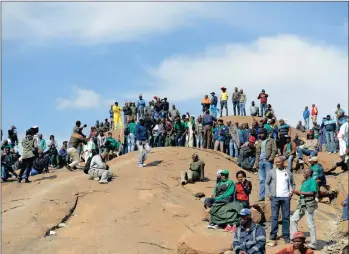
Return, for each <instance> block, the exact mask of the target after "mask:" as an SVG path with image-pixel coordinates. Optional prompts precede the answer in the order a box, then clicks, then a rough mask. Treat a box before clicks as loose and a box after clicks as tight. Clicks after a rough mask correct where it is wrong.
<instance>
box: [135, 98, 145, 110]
mask: <svg viewBox="0 0 349 254" xmlns="http://www.w3.org/2000/svg"><path fill="white" fill-rule="evenodd" d="M136 107H137V109H139V108H145V100H144V99H141V100H138V101H137V106H136Z"/></svg>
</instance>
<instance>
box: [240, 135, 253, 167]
mask: <svg viewBox="0 0 349 254" xmlns="http://www.w3.org/2000/svg"><path fill="white" fill-rule="evenodd" d="M255 143H256V138H255V137H254V136H250V137H249V138H248V142H246V143H245V144H243V145H242V146H241V148H240V152H239V158H238V161H237V163H238V166H239V167H241V168H243V169H245V170H251V169H252V168H253V165H254V163H255V160H256V148H255Z"/></svg>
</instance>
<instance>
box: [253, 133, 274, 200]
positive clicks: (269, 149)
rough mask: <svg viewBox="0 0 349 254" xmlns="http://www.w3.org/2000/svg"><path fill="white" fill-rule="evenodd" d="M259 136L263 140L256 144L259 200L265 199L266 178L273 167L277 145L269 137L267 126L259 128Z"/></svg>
mask: <svg viewBox="0 0 349 254" xmlns="http://www.w3.org/2000/svg"><path fill="white" fill-rule="evenodd" d="M259 137H260V139H261V140H260V141H259V142H258V143H257V144H256V162H255V165H254V167H255V168H256V169H257V170H258V177H259V199H258V200H257V201H264V199H265V197H264V196H265V178H266V177H267V174H268V172H269V171H270V170H271V169H272V168H273V164H274V158H275V156H276V154H277V147H276V142H275V140H274V139H272V138H270V137H268V135H267V130H266V129H265V128H261V129H260V130H259Z"/></svg>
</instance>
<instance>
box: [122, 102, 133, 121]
mask: <svg viewBox="0 0 349 254" xmlns="http://www.w3.org/2000/svg"><path fill="white" fill-rule="evenodd" d="M122 111H123V112H124V124H125V125H126V126H127V123H128V122H129V120H130V118H131V115H132V110H131V108H130V106H129V105H128V102H125V106H124V107H123V108H122Z"/></svg>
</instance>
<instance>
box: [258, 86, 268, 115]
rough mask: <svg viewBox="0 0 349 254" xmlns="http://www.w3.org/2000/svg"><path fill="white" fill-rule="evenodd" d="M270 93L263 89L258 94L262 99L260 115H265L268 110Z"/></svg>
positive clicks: (259, 98)
mask: <svg viewBox="0 0 349 254" xmlns="http://www.w3.org/2000/svg"><path fill="white" fill-rule="evenodd" d="M268 96H269V95H268V94H266V93H265V90H264V89H262V92H261V93H260V94H259V95H258V97H257V99H258V100H260V103H261V104H260V105H261V106H260V108H261V114H260V117H264V114H265V111H266V110H267V105H268Z"/></svg>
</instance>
